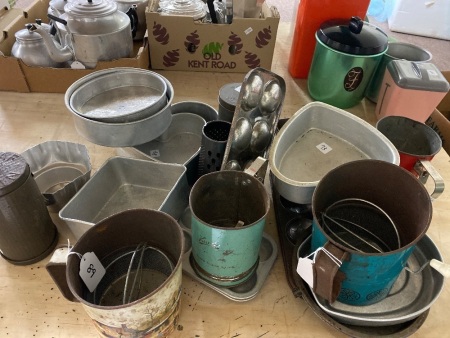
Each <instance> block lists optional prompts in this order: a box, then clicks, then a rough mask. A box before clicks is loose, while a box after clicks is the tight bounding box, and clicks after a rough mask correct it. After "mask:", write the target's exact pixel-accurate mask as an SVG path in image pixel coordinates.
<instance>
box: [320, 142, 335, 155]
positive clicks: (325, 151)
mask: <svg viewBox="0 0 450 338" xmlns="http://www.w3.org/2000/svg"><path fill="white" fill-rule="evenodd" d="M316 148H317V149H319V150H320V151H321V152H322V153H323V154H328V153H329V152H330V151H332V150H333V148H331V147H330V146H329V145H328V144H326V143H325V142H322V143H320V144H318V145H316Z"/></svg>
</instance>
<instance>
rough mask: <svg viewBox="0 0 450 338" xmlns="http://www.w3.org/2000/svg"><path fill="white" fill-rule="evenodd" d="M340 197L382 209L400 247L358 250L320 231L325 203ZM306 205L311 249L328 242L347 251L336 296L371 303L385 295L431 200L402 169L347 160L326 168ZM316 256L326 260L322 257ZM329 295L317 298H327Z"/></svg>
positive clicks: (420, 231) (421, 230) (422, 227)
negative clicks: (309, 212) (309, 214)
mask: <svg viewBox="0 0 450 338" xmlns="http://www.w3.org/2000/svg"><path fill="white" fill-rule="evenodd" d="M346 198H359V199H363V200H366V201H370V202H371V203H373V204H375V205H377V206H378V207H379V208H381V209H382V210H384V211H385V212H386V214H388V215H389V216H390V217H391V219H392V221H393V222H394V224H395V226H396V228H397V230H398V233H399V237H400V240H401V246H400V247H399V248H398V249H395V250H392V251H387V252H382V253H362V252H358V251H356V250H353V249H350V248H349V247H347V246H344V245H343V244H342V242H339V241H336V240H335V237H333V236H334V234H333V236H332V235H331V234H329V233H327V232H326V228H325V227H324V226H323V224H322V222H323V221H322V214H323V213H324V211H325V210H326V209H327V207H328V206H330V205H332V204H333V203H335V202H337V201H340V200H342V199H346ZM312 209H313V217H314V221H313V229H312V244H311V248H312V251H315V250H317V249H319V248H322V247H324V246H325V245H327V246H330V245H331V246H335V247H337V248H338V249H340V250H343V251H345V252H346V253H347V257H346V258H345V259H344V260H343V261H342V265H341V266H340V267H339V269H338V270H339V271H340V272H342V273H343V274H344V275H345V279H344V280H343V281H342V282H341V285H340V289H339V292H338V293H337V300H339V301H340V302H342V303H345V304H350V305H370V304H374V303H376V302H379V301H381V300H383V299H384V298H385V297H386V296H387V295H388V294H389V291H390V289H391V287H392V285H393V284H394V282H395V281H396V279H397V277H398V276H399V274H400V272H401V271H402V270H403V268H404V267H405V265H406V262H407V260H408V258H409V256H410V255H411V253H412V252H413V250H414V248H415V244H416V243H417V242H418V241H419V240H420V239H421V238H422V237H423V236H424V235H425V233H426V231H427V229H428V227H429V225H430V222H431V216H432V205H431V199H430V196H429V193H428V192H427V190H426V189H425V187H424V186H423V185H422V183H420V182H419V180H417V179H416V178H415V177H414V176H413V175H412V174H411V173H409V172H408V171H406V170H405V169H403V168H401V167H398V166H396V165H394V164H391V163H387V162H383V161H378V160H359V161H354V162H349V163H346V164H343V165H341V166H339V167H337V168H335V169H333V170H331V171H330V172H329V173H327V174H326V175H325V176H324V177H323V178H322V180H321V181H320V182H319V184H318V185H317V188H316V190H315V191H314V194H313V201H312ZM321 256H322V257H325V259H327V258H326V257H327V255H321ZM315 265H316V267H315V268H316V269H320V268H321V265H322V263H321V262H319V261H316V262H315ZM328 270H330V271H331V270H332V269H328ZM329 280H331V281H333V278H332V277H331V278H323V279H317V280H316V283H318V284H320V283H322V285H321V287H319V288H317V289H324V287H323V285H324V284H326V283H329ZM332 283H333V282H332ZM332 283H331V285H330V288H331V287H332ZM327 287H328V286H327ZM330 294H331V292H329V293H327V294H323V295H321V296H322V297H324V298H327V297H329V296H328V295H330ZM334 300H335V299H328V301H330V302H333V301H334Z"/></svg>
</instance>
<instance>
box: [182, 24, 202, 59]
mask: <svg viewBox="0 0 450 338" xmlns="http://www.w3.org/2000/svg"><path fill="white" fill-rule="evenodd" d="M199 44H200V39H199V35H198V34H197V30H195V31H193V32H192V33H191V34H189V35H188V36H186V39H185V41H184V46H185V47H186V50H187V51H188V52H189V53H191V54H193V53H195V51H196V50H197V48H198V45H199Z"/></svg>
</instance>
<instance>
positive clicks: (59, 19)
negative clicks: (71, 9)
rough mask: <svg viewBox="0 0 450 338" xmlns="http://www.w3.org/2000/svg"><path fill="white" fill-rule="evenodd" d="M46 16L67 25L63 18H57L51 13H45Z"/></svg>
mask: <svg viewBox="0 0 450 338" xmlns="http://www.w3.org/2000/svg"><path fill="white" fill-rule="evenodd" d="M47 17H48V18H49V19H51V20H53V21H57V22H59V23H62V24H63V25H64V26H67V21H66V20H64V19H61V18H59V17H57V16H56V15H53V14H50V13H49V14H47Z"/></svg>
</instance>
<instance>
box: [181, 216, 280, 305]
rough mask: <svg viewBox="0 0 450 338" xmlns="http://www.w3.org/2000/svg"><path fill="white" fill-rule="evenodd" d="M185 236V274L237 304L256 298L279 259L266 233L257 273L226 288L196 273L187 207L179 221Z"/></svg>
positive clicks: (273, 242) (273, 243)
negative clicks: (238, 283) (276, 260)
mask: <svg viewBox="0 0 450 338" xmlns="http://www.w3.org/2000/svg"><path fill="white" fill-rule="evenodd" d="M178 223H179V224H180V225H181V227H182V228H183V231H184V235H185V253H184V254H183V272H185V273H186V274H187V275H189V276H190V277H192V278H193V279H195V280H196V281H198V282H200V283H202V284H204V285H206V286H208V287H209V288H211V289H212V290H214V291H216V292H218V293H220V294H221V295H223V296H225V297H227V298H228V299H231V300H233V301H236V302H245V301H249V300H251V299H253V298H255V297H256V296H257V294H258V292H259V291H260V290H261V288H262V286H263V284H264V282H265V280H266V278H267V276H268V275H269V272H270V269H271V268H272V266H273V264H274V262H275V259H276V258H277V252H278V249H277V245H276V243H275V241H274V240H273V238H272V237H271V236H269V235H268V234H266V233H263V236H262V240H261V246H260V250H259V263H258V267H257V268H256V271H255V273H254V274H253V276H252V277H250V279H248V280H247V281H245V282H244V283H242V284H240V285H237V286H235V287H232V288H225V287H221V286H217V285H214V284H212V283H210V282H209V281H206V280H204V279H203V278H201V277H200V276H199V275H198V274H197V273H196V271H195V267H194V264H193V262H192V259H193V257H192V249H191V248H192V242H191V226H190V224H191V210H190V208H189V207H186V208H185V210H184V212H183V214H182V216H181V217H180V219H179V220H178Z"/></svg>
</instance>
